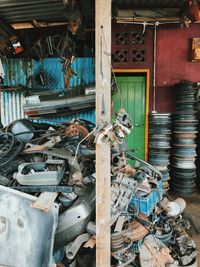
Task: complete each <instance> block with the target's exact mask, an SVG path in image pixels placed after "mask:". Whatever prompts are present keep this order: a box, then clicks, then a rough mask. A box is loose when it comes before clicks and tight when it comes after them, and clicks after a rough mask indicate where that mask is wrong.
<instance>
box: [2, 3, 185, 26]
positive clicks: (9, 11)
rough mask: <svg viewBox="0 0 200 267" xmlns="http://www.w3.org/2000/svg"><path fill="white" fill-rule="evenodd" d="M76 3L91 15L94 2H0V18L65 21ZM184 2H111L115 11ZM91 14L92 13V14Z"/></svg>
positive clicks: (173, 4)
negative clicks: (71, 6)
mask: <svg viewBox="0 0 200 267" xmlns="http://www.w3.org/2000/svg"><path fill="white" fill-rule="evenodd" d="M75 2H77V5H78V6H79V7H80V9H81V12H82V14H83V17H84V16H88V15H90V16H91V15H93V16H94V14H93V13H94V12H93V11H92V3H94V2H95V1H94V0H81V1H76V0H0V18H1V19H3V20H4V21H5V22H7V23H18V22H31V21H33V20H39V21H40V20H41V21H58V22H60V21H62V22H63V21H67V20H68V19H69V17H70V16H71V15H73V12H74V13H76V8H74V9H73V8H72V9H71V10H70V3H71V5H73V3H75ZM185 2H186V0H113V1H112V3H113V4H114V5H115V7H116V8H117V9H140V8H144V9H152V8H154V9H155V8H181V7H183V6H184V4H185ZM92 12H93V13H92Z"/></svg>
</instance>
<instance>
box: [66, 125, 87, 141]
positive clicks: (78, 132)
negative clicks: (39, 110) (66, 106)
mask: <svg viewBox="0 0 200 267" xmlns="http://www.w3.org/2000/svg"><path fill="white" fill-rule="evenodd" d="M88 134H89V131H88V129H87V128H85V127H84V126H83V125H80V124H71V125H70V126H69V127H67V128H66V130H65V135H66V136H67V137H71V136H80V138H81V139H82V138H84V137H86V136H87V135H88ZM88 138H89V137H88Z"/></svg>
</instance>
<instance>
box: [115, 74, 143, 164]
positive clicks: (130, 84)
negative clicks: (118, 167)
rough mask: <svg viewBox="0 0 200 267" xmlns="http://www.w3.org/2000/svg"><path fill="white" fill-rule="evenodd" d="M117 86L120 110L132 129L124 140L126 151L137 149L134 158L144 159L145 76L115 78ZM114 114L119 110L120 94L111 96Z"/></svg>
mask: <svg viewBox="0 0 200 267" xmlns="http://www.w3.org/2000/svg"><path fill="white" fill-rule="evenodd" d="M116 79H117V84H118V87H119V89H120V92H121V96H122V108H124V109H125V110H126V111H127V112H128V113H129V115H130V116H131V119H132V123H133V125H134V128H133V130H132V132H131V134H130V135H128V137H127V138H126V141H127V143H128V150H129V149H134V148H137V149H139V150H138V151H136V152H135V153H134V155H135V156H137V157H139V158H141V159H144V157H145V98H146V97H145V92H146V77H145V76H131V77H130V76H125V75H124V76H122V75H120V76H117V77H116ZM113 103H114V112H117V110H118V109H119V108H120V94H119V93H118V92H117V93H116V94H115V95H114V96H113Z"/></svg>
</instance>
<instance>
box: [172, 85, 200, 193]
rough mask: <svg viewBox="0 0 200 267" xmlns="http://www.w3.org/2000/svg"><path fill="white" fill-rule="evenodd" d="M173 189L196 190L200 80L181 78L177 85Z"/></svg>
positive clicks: (174, 120) (181, 190) (174, 121)
mask: <svg viewBox="0 0 200 267" xmlns="http://www.w3.org/2000/svg"><path fill="white" fill-rule="evenodd" d="M174 92H175V113H174V117H173V145H172V162H171V165H172V168H171V178H172V179H171V183H170V187H171V190H172V191H174V192H175V193H177V194H180V195H192V194H193V193H194V192H195V191H196V186H195V182H196V164H195V160H196V147H197V140H196V137H197V132H198V128H197V126H198V120H197V84H196V83H191V82H189V81H181V82H180V83H179V84H176V85H175V88H174Z"/></svg>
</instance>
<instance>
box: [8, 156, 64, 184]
mask: <svg viewBox="0 0 200 267" xmlns="http://www.w3.org/2000/svg"><path fill="white" fill-rule="evenodd" d="M64 173H65V161H64V160H47V161H46V162H38V163H22V164H20V165H19V167H18V172H17V173H14V175H13V177H14V178H15V179H16V180H17V181H18V183H19V184H22V185H58V184H59V183H60V181H61V179H62V178H63V176H64Z"/></svg>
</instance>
